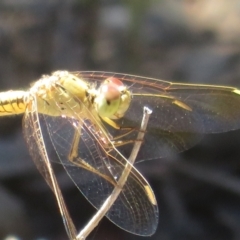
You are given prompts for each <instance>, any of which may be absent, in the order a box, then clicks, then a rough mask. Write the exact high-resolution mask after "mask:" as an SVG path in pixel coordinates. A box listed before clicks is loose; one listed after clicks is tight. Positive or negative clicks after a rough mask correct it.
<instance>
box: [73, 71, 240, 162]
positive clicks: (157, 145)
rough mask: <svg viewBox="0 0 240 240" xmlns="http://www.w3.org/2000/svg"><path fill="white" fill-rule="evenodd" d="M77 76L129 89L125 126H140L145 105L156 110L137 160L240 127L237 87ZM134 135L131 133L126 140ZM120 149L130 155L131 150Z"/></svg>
mask: <svg viewBox="0 0 240 240" xmlns="http://www.w3.org/2000/svg"><path fill="white" fill-rule="evenodd" d="M76 74H78V76H79V77H82V78H84V79H86V80H88V81H95V82H99V81H100V82H101V81H102V80H104V79H106V78H108V77H111V76H113V77H117V78H119V79H120V80H122V81H123V82H124V84H126V85H127V86H129V90H130V91H131V92H132V96H133V97H132V101H131V105H130V108H129V110H128V111H127V112H126V115H125V116H124V118H123V119H120V120H119V124H120V125H121V126H122V127H124V126H127V127H129V126H132V127H136V126H138V125H137V121H138V120H139V117H140V116H141V113H142V108H143V106H148V107H149V108H151V109H152V110H153V113H152V115H151V118H150V120H149V123H148V128H147V133H146V134H145V137H144V139H145V141H144V144H143V145H142V147H141V150H140V153H139V157H138V160H142V159H152V158H159V157H163V156H167V155H170V154H172V153H175V152H181V151H184V150H186V149H189V148H190V147H192V146H193V145H195V144H196V143H197V142H198V141H199V140H200V139H201V138H202V134H205V133H218V132H226V131H230V130H235V129H238V128H240V121H239V119H240V108H239V107H238V106H239V105H240V95H239V94H240V90H238V89H236V88H231V87H223V86H211V85H198V84H180V83H171V82H167V81H162V80H157V79H152V78H144V77H138V76H132V75H124V74H116V73H105V72H79V73H76ZM115 134H116V133H115ZM135 136H136V135H134V134H129V135H128V137H127V139H134V137H135ZM121 149H122V150H121V151H123V152H124V154H127V153H128V152H129V151H130V149H131V147H130V146H129V147H124V148H121Z"/></svg>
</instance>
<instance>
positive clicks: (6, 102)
mask: <svg viewBox="0 0 240 240" xmlns="http://www.w3.org/2000/svg"><path fill="white" fill-rule="evenodd" d="M145 106H146V107H148V108H149V109H151V110H152V114H151V116H150V118H149V121H148V124H147V128H146V130H145V131H144V139H143V140H142V139H137V136H138V133H139V131H141V130H140V122H141V119H142V112H143V108H144V107H145ZM239 106H240V90H239V89H237V88H233V87H225V86H211V85H197V84H184V83H172V82H167V81H162V80H158V79H152V78H144V77H139V76H132V75H126V74H118V73H108V72H89V71H86V72H68V71H56V72H54V73H52V74H51V75H44V76H42V77H41V79H39V80H38V81H36V82H35V83H34V84H32V86H31V87H30V89H29V90H28V91H8V92H2V93H0V116H6V115H14V114H24V119H23V129H24V136H25V139H26V142H27V144H28V147H29V151H30V153H31V156H32V158H33V160H34V162H35V164H36V165H37V167H38V169H39V171H40V172H41V174H42V175H43V176H44V178H45V180H46V181H47V183H48V184H49V186H50V187H51V188H52V190H53V191H54V193H55V196H56V198H57V201H58V204H59V208H60V212H61V214H62V217H63V220H64V224H65V227H66V229H67V231H68V235H69V237H70V238H71V239H75V236H76V230H75V227H74V225H73V223H72V221H71V218H70V216H69V214H68V211H67V209H66V206H65V204H64V201H63V198H62V195H61V191H60V189H59V186H58V184H57V181H56V179H55V175H54V173H53V170H52V165H51V162H59V163H60V164H62V165H63V167H64V168H65V170H66V172H67V174H68V175H69V177H70V178H71V179H72V181H73V182H74V184H75V185H76V186H77V188H78V189H79V190H80V191H81V192H82V193H83V195H84V196H85V197H86V199H87V200H88V201H89V202H90V203H91V204H92V205H93V206H94V207H95V208H96V209H99V208H100V207H101V205H102V204H103V202H104V201H105V199H107V197H108V196H109V195H110V194H111V193H112V191H113V189H114V188H115V187H116V186H118V180H119V178H120V177H121V175H122V173H123V172H124V170H125V168H126V166H127V164H128V158H129V155H130V153H131V151H132V148H133V146H134V143H135V142H137V141H141V142H142V143H141V148H140V150H139V152H138V155H137V158H136V162H139V161H142V160H148V159H157V158H160V157H163V156H167V155H169V154H172V153H174V152H181V151H184V150H186V149H189V148H190V147H192V146H193V145H195V144H196V143H197V142H198V141H199V140H200V139H201V138H202V135H203V134H206V133H218V132H226V131H230V130H235V129H238V128H240V108H239ZM238 109H239V110H238ZM52 150H54V152H55V153H56V154H57V156H55V157H52V155H51V153H52V152H51V151H52ZM130 170H131V171H130V173H129V176H128V178H127V181H126V182H125V184H124V185H122V186H118V187H120V188H121V193H120V194H119V196H118V198H117V199H116V200H115V202H114V203H113V205H112V206H111V208H110V209H109V211H108V213H107V214H106V216H107V217H108V218H109V219H110V220H111V221H112V222H113V223H114V224H116V225H117V226H119V227H120V228H122V229H124V230H126V231H128V232H131V233H133V234H137V235H141V236H149V235H152V234H153V233H154V232H155V231H156V228H157V224H158V206H157V202H156V199H155V196H154V193H153V191H152V189H151V187H150V185H149V184H148V182H147V180H146V179H145V178H144V177H143V176H142V175H141V174H140V173H139V172H138V170H137V169H136V168H135V167H134V166H131V169H130Z"/></svg>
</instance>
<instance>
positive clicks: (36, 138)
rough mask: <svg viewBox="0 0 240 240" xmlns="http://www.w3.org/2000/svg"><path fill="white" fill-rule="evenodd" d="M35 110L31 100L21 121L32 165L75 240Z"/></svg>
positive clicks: (74, 233) (72, 227) (73, 230)
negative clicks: (48, 189) (51, 192)
mask: <svg viewBox="0 0 240 240" xmlns="http://www.w3.org/2000/svg"><path fill="white" fill-rule="evenodd" d="M36 110H37V109H36V101H35V100H33V101H32V102H31V104H29V106H28V109H27V111H26V113H25V115H24V119H23V132H24V137H25V140H26V142H27V145H28V148H29V152H30V155H31V157H32V159H33V161H34V163H35V164H36V166H37V168H38V170H39V172H40V173H41V174H42V176H43V177H44V179H45V180H46V182H47V184H48V185H49V186H50V188H51V189H52V191H53V192H54V194H55V196H56V199H57V202H58V206H59V209H60V213H61V215H62V218H63V222H64V226H65V229H66V231H67V234H68V236H69V238H70V239H75V238H76V236H77V231H76V229H75V226H74V224H73V222H72V219H71V217H70V215H69V213H68V210H67V207H66V205H65V202H64V199H63V196H62V193H61V190H60V188H59V186H58V183H57V180H56V178H55V175H54V172H53V169H52V165H51V163H50V161H49V157H48V153H47V149H46V146H45V143H44V139H43V136H42V131H41V127H40V122H39V118H38V115H37V111H36Z"/></svg>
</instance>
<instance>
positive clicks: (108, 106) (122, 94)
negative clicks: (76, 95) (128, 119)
mask: <svg viewBox="0 0 240 240" xmlns="http://www.w3.org/2000/svg"><path fill="white" fill-rule="evenodd" d="M130 101H131V96H130V92H129V91H128V90H127V88H126V86H125V85H124V84H123V82H122V81H120V80H119V79H118V78H114V77H110V78H107V79H106V80H105V81H104V82H103V84H102V85H101V86H100V88H99V95H98V97H97V98H96V101H95V103H96V108H97V111H98V114H99V115H100V116H101V117H108V118H111V119H118V118H121V117H122V116H123V115H124V114H125V112H126V111H127V109H128V107H129V105H130Z"/></svg>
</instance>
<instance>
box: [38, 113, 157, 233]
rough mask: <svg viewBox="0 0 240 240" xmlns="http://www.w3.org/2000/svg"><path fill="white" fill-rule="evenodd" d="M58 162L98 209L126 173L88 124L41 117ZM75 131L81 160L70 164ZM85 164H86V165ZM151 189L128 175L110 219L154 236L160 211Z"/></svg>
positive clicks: (138, 177) (121, 162)
mask: <svg viewBox="0 0 240 240" xmlns="http://www.w3.org/2000/svg"><path fill="white" fill-rule="evenodd" d="M41 118H42V120H41V121H44V124H46V126H47V131H48V133H49V137H50V139H51V141H52V144H53V146H54V148H55V151H56V152H57V154H58V157H59V161H60V162H61V163H62V164H63V166H64V168H65V170H66V171H67V173H68V175H69V177H70V178H71V179H72V181H73V182H74V183H75V185H76V186H77V187H78V189H79V190H80V191H81V192H82V193H83V195H84V196H85V197H86V198H87V200H88V201H89V202H90V203H91V204H92V205H93V206H94V207H95V208H96V209H99V208H100V207H101V205H102V204H103V202H104V201H105V200H106V199H107V197H109V196H110V194H111V193H112V191H113V189H114V187H115V186H116V184H117V180H118V179H119V178H120V176H121V173H122V172H123V170H124V166H125V164H126V160H125V159H124V158H123V157H122V156H120V154H119V153H118V152H117V151H116V150H115V149H112V150H111V154H110V155H108V154H107V152H106V150H105V149H104V148H103V147H102V146H101V144H99V141H98V139H96V137H94V132H93V131H94V130H93V129H92V130H91V127H90V126H89V122H88V121H82V120H81V119H80V118H79V119H74V118H63V117H57V118H56V117H49V116H47V115H42V116H41ZM75 131H79V133H81V139H80V142H79V145H78V149H77V152H78V156H77V157H76V159H75V160H74V163H73V162H70V161H69V153H70V151H71V148H72V143H73V136H74V134H75ZM83 163H84V164H83ZM148 193H151V194H153V193H152V190H151V187H150V186H149V185H148V183H147V181H146V180H145V179H144V178H143V176H142V175H141V174H140V173H139V172H138V171H137V170H136V169H135V168H133V169H132V172H131V173H130V174H129V177H128V179H127V182H126V183H125V185H124V186H123V189H122V192H121V193H120V195H119V197H118V198H117V200H116V201H115V202H114V204H113V205H112V207H111V208H110V210H109V212H108V213H107V217H108V218H109V219H110V220H111V221H112V222H113V223H115V224H116V225H117V226H119V227H120V228H122V229H124V230H126V231H129V232H131V233H134V234H138V235H143V236H147V235H152V234H153V233H154V232H155V231H156V227H157V224H158V207H157V204H156V200H155V197H154V195H151V196H150V195H149V194H148Z"/></svg>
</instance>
